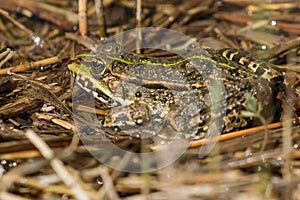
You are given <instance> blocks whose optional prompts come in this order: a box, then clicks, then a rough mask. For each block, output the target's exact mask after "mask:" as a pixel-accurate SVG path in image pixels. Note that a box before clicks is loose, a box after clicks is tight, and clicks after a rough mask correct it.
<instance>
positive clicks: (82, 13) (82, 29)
mask: <svg viewBox="0 0 300 200" xmlns="http://www.w3.org/2000/svg"><path fill="white" fill-rule="evenodd" d="M86 4H87V0H78V19H79V33H80V34H81V35H87V17H86V6H87V5H86Z"/></svg>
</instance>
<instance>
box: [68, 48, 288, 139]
mask: <svg viewBox="0 0 300 200" xmlns="http://www.w3.org/2000/svg"><path fill="white" fill-rule="evenodd" d="M96 52H97V53H89V54H80V55H78V56H77V57H76V58H75V59H73V60H72V61H71V62H70V63H69V65H68V68H69V70H70V71H71V73H72V75H73V76H74V77H75V80H76V82H77V83H78V84H79V86H80V87H81V88H82V89H83V90H85V91H86V92H88V93H90V94H91V95H92V96H93V97H94V98H95V99H96V100H97V101H100V102H102V103H103V104H105V105H106V106H107V108H108V112H107V113H106V115H105V116H104V117H103V118H102V119H100V122H99V123H100V124H101V126H102V127H103V128H105V129H110V130H112V132H113V134H118V135H125V136H135V137H146V136H147V137H148V136H153V135H156V136H160V137H162V138H169V137H174V135H176V137H178V136H179V137H182V138H188V139H191V140H196V139H201V138H203V137H205V135H206V134H207V132H208V131H209V128H210V126H217V127H218V129H217V130H215V131H219V132H220V134H221V133H222V134H224V133H228V132H230V131H233V130H238V129H242V128H246V127H251V126H255V125H258V124H260V123H261V122H260V120H259V119H257V118H255V117H246V116H244V115H243V114H242V112H243V111H245V110H247V95H249V94H250V95H251V96H252V97H254V98H255V99H256V100H257V103H258V104H259V107H260V109H261V110H260V111H259V112H260V114H261V116H263V117H264V118H265V119H266V121H267V122H272V121H276V120H278V119H279V117H280V112H281V106H280V105H281V101H280V99H279V98H278V95H279V94H280V93H281V92H282V91H283V90H284V75H283V73H282V72H281V71H280V70H279V69H278V68H277V67H275V66H274V65H271V64H269V63H266V62H263V61H261V60H259V59H257V58H254V57H253V56H251V55H250V54H248V53H246V52H244V51H239V50H236V49H231V48H224V49H217V50H215V49H203V48H200V47H197V48H196V49H195V48H193V49H192V51H190V52H188V53H187V54H186V55H184V56H178V55H175V56H168V57H151V56H146V55H142V54H135V53H132V52H125V51H124V50H122V48H121V47H120V46H116V45H112V44H110V45H103V46H100V47H99V48H98V49H97V51H96Z"/></svg>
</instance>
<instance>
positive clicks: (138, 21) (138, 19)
mask: <svg viewBox="0 0 300 200" xmlns="http://www.w3.org/2000/svg"><path fill="white" fill-rule="evenodd" d="M141 13H142V0H137V2H136V26H137V29H136V34H137V38H136V53H141V41H142V33H141V30H140V28H141V23H142V22H141V21H142V20H141V15H142V14H141Z"/></svg>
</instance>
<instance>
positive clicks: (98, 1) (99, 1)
mask: <svg viewBox="0 0 300 200" xmlns="http://www.w3.org/2000/svg"><path fill="white" fill-rule="evenodd" d="M95 7H96V15H97V19H98V24H99V34H100V37H106V36H107V32H106V23H105V14H104V6H103V0H95Z"/></svg>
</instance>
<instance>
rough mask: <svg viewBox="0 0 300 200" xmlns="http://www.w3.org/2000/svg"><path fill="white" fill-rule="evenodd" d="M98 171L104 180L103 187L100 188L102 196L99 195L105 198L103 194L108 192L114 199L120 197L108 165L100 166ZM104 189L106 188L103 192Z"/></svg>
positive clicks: (100, 197)
mask: <svg viewBox="0 0 300 200" xmlns="http://www.w3.org/2000/svg"><path fill="white" fill-rule="evenodd" d="M98 171H99V173H100V176H101V177H102V180H103V182H104V185H103V188H101V190H99V193H98V194H101V196H98V197H99V199H103V196H102V195H103V194H107V195H108V197H109V198H110V199H112V200H115V199H116V200H117V199H120V198H119V196H118V194H117V192H116V190H115V188H114V183H113V180H112V177H111V176H110V175H109V173H108V170H107V167H104V166H99V167H98ZM102 190H105V191H106V192H102ZM100 191H101V192H100Z"/></svg>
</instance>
